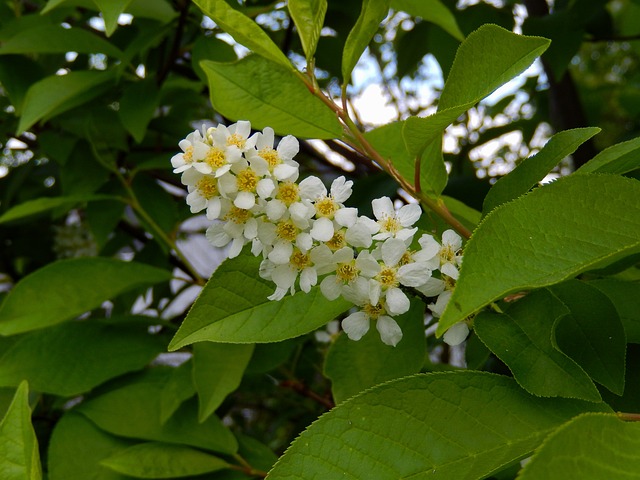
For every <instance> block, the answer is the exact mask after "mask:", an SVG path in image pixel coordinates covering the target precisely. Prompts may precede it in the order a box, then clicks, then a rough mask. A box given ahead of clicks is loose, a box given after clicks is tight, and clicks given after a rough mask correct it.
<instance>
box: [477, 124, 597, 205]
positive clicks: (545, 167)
mask: <svg viewBox="0 0 640 480" xmlns="http://www.w3.org/2000/svg"><path fill="white" fill-rule="evenodd" d="M599 131H600V129H599V128H596V127H588V128H576V129H573V130H566V131H563V132H559V133H556V134H555V135H554V136H553V137H551V138H550V139H549V141H548V142H547V143H546V144H545V146H544V147H542V150H540V151H539V152H538V153H537V154H536V155H534V156H532V157H529V158H526V159H525V160H523V161H522V163H520V164H519V165H518V166H517V167H516V168H515V169H514V170H513V171H511V172H509V173H508V174H507V175H505V176H504V177H502V178H500V179H499V180H498V181H497V182H496V183H495V184H494V185H493V187H492V188H491V190H489V193H488V194H487V196H486V197H485V198H484V203H483V208H482V209H483V211H484V213H485V214H486V213H488V212H490V211H491V210H493V209H494V208H496V207H497V206H498V205H501V204H503V203H506V202H508V201H510V200H513V199H514V198H516V197H519V196H520V195H523V194H525V193H527V192H528V191H529V190H530V189H531V188H532V187H534V186H535V185H537V183H538V182H539V181H540V180H542V179H543V178H544V177H545V175H546V174H547V173H549V171H550V170H551V169H552V168H553V167H555V166H556V165H557V164H558V162H560V160H562V159H563V158H565V157H566V156H567V155H571V154H572V153H573V152H575V151H576V149H577V148H578V147H579V146H580V145H582V144H583V143H584V142H586V141H587V140H589V139H590V138H591V137H593V136H594V135H595V134H597V133H598V132H599Z"/></svg>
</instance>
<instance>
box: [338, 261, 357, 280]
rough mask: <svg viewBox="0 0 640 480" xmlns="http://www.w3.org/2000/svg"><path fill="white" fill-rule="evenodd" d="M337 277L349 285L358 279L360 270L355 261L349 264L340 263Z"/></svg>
mask: <svg viewBox="0 0 640 480" xmlns="http://www.w3.org/2000/svg"><path fill="white" fill-rule="evenodd" d="M336 277H337V278H339V279H340V280H342V282H344V283H349V282H351V281H353V280H355V279H356V278H357V277H358V269H357V268H356V262H355V260H352V261H351V262H349V263H339V264H338V268H336Z"/></svg>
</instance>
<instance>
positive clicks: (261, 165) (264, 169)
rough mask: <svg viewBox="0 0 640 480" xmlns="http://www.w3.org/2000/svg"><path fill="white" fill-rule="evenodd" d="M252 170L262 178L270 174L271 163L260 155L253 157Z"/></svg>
mask: <svg viewBox="0 0 640 480" xmlns="http://www.w3.org/2000/svg"><path fill="white" fill-rule="evenodd" d="M251 168H253V170H254V172H256V173H257V174H258V175H259V176H261V177H264V176H265V175H267V174H268V173H269V163H268V162H267V161H266V160H265V159H264V158H262V157H261V156H260V155H254V156H252V157H251Z"/></svg>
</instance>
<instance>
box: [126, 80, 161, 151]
mask: <svg viewBox="0 0 640 480" xmlns="http://www.w3.org/2000/svg"><path fill="white" fill-rule="evenodd" d="M159 102H160V92H159V91H158V87H157V85H156V81H155V79H153V78H151V79H149V80H143V81H141V82H136V83H133V84H131V85H129V86H128V87H127V88H126V89H125V91H124V95H122V98H121V99H120V108H119V109H118V117H120V121H121V122H122V125H124V128H126V129H127V131H128V132H129V133H131V135H133V138H134V139H135V140H136V142H138V143H140V142H142V140H143V139H144V136H145V134H146V132H147V125H149V122H150V121H151V119H152V118H153V115H154V113H155V111H156V108H158V103H159Z"/></svg>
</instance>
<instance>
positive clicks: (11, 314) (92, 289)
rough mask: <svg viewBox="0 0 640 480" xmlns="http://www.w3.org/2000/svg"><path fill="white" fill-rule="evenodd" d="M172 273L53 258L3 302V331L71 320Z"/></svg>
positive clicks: (107, 261)
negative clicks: (53, 261) (53, 259)
mask: <svg viewBox="0 0 640 480" xmlns="http://www.w3.org/2000/svg"><path fill="white" fill-rule="evenodd" d="M170 278H171V273H170V272H168V271H165V270H161V269H159V268H155V267H150V266H148V265H143V264H139V263H134V262H123V261H120V260H113V259H110V258H99V257H98V258H73V259H69V260H60V261H57V262H55V263H51V264H49V265H47V266H45V267H43V268H41V269H39V270H36V271H35V272H33V273H31V274H30V275H27V276H26V277H24V278H23V279H22V280H20V281H19V282H18V283H17V284H16V286H15V287H14V288H13V290H11V292H10V293H9V294H8V295H7V297H6V298H5V299H4V302H2V305H0V335H15V334H16V333H23V332H28V331H30V330H36V329H39V328H44V327H48V326H51V325H55V324H57V323H60V322H63V321H65V320H69V319H71V318H74V317H76V316H77V315H80V314H82V313H84V312H86V311H89V310H92V309H94V308H96V307H99V306H100V305H101V304H102V302H104V301H105V300H109V299H112V298H114V297H115V296H117V295H119V294H121V293H124V292H127V291H130V290H132V289H134V288H138V287H141V286H145V285H152V284H155V283H160V282H165V281H168V280H169V279H170Z"/></svg>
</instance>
